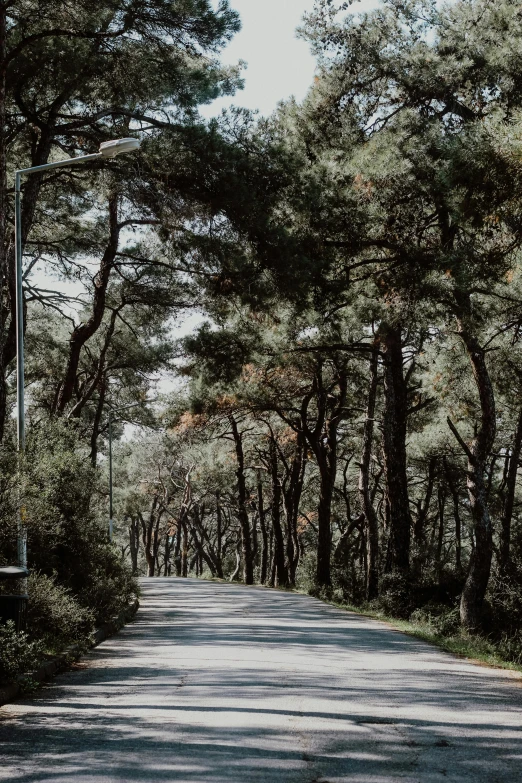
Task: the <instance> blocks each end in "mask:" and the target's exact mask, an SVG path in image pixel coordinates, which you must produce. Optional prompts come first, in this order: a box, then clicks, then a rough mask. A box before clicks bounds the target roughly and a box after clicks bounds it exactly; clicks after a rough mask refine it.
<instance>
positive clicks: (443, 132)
mask: <svg viewBox="0 0 522 783" xmlns="http://www.w3.org/2000/svg"><path fill="white" fill-rule="evenodd" d="M43 6H45V14H42V8H43ZM231 6H232V7H231ZM350 6H351V3H343V4H340V5H336V4H335V3H333V2H331V0H316V3H315V9H314V11H313V12H312V13H310V14H308V15H306V16H305V18H304V20H303V23H302V26H301V28H300V29H299V35H300V36H301V37H302V38H303V39H304V40H305V41H307V42H308V44H309V45H310V47H311V48H312V51H313V53H314V56H315V57H316V61H317V70H316V76H315V79H314V82H313V84H312V85H310V89H309V92H308V95H307V97H306V98H305V99H304V101H302V102H297V101H295V100H288V101H285V102H282V103H281V104H280V105H279V106H278V108H277V110H276V111H275V112H274V113H273V115H271V116H269V117H261V116H259V115H256V114H255V113H252V112H249V111H247V110H245V109H241V108H240V106H241V91H240V90H241V86H242V71H241V64H239V65H238V66H237V67H234V68H232V67H229V66H224V65H223V64H222V63H221V60H220V56H221V52H222V50H223V47H224V46H225V45H226V44H227V42H228V41H229V40H230V39H231V38H232V37H233V36H234V34H235V33H237V31H238V30H239V29H240V19H239V16H238V14H237V13H236V12H235V11H234V10H233V2H232V4H231V5H230V4H229V2H228V0H219V2H218V3H211V2H210V0H183V1H181V0H175V1H174V2H171V1H167V0H149V1H148V2H147V3H143V2H140V1H139V0H104V2H99V1H98V0H75V2H63V1H62V0H60V2H57V1H56V2H55V0H46V2H45V3H44V2H40V0H10V1H7V2H0V41H1V45H0V278H1V285H2V297H1V298H0V348H1V350H0V435H1V438H2V441H1V442H2V446H1V451H0V471H1V475H0V517H1V522H2V524H1V529H0V561H1V562H0V564H6V565H7V564H12V563H13V562H15V561H16V540H17V525H18V524H19V523H18V515H17V508H18V506H19V503H20V494H19V493H20V491H21V492H22V503H23V509H24V515H23V522H24V525H25V526H26V529H27V536H28V558H29V568H30V570H31V575H30V577H29V619H28V627H29V629H30V630H29V632H28V635H27V636H26V635H24V634H22V635H21V636H20V634H18V635H17V634H16V633H15V632H14V631H13V630H12V629H11V631H10V633H11V643H12V645H15V646H16V644H18V645H19V648H20V650H22V648H23V650H24V651H25V652H24V654H27V655H29V653H30V650H31V649H33V650H40V651H41V649H42V645H44V647H45V648H46V649H56V648H58V647H60V645H63V644H65V643H70V642H71V641H72V640H74V639H78V638H83V637H85V635H86V634H88V633H89V632H90V631H91V630H92V628H93V627H94V626H95V625H96V623H98V622H100V621H101V620H102V619H103V618H104V617H106V616H107V615H110V614H111V613H114V612H115V611H116V610H117V609H119V608H121V607H122V606H124V605H126V604H127V603H128V602H129V600H130V598H131V597H132V596H133V595H135V594H136V593H137V590H138V587H137V582H136V577H138V576H148V577H155V576H181V577H187V576H192V577H204V578H214V579H224V580H230V581H234V580H238V581H242V582H244V583H245V584H263V585H266V586H269V587H274V588H284V589H298V590H302V591H306V592H309V593H311V594H312V595H315V596H318V597H321V598H323V599H325V600H328V601H334V602H337V603H341V604H346V605H349V606H351V607H356V608H360V609H363V610H368V611H372V610H373V611H376V612H381V613H383V614H384V615H386V616H388V617H396V618H402V619H405V620H408V619H410V620H413V621H418V622H420V623H424V624H425V625H428V626H429V627H430V628H432V629H435V631H436V632H437V633H438V634H440V635H442V636H455V635H459V634H460V635H468V636H479V637H481V638H483V639H485V640H488V643H489V644H490V645H493V646H494V648H495V650H497V651H498V653H499V655H500V656H501V657H502V658H503V659H504V660H507V661H511V662H514V663H521V662H522V634H521V631H520V627H521V621H522V524H521V521H522V517H521V514H522V488H521V486H520V483H521V482H520V476H519V469H520V467H521V465H522V462H521V450H522V394H521V392H522V349H521V348H522V342H521V341H522V255H521V253H522V57H521V56H520V55H521V54H522V10H521V8H520V4H519V3H518V2H515V0H496V2H492V0H452V2H447V3H444V4H441V3H438V2H435V0H382V1H381V2H380V3H379V4H378V6H377V7H376V8H375V10H373V11H369V12H366V13H351V12H350ZM234 94H235V102H236V103H237V106H238V108H234V109H230V110H227V111H224V112H223V113H222V115H221V116H220V117H219V118H218V119H212V120H205V119H204V118H203V117H202V116H201V114H200V111H199V108H200V107H201V106H203V105H205V104H208V103H210V102H211V101H212V100H214V99H215V98H216V97H218V96H220V95H234ZM121 137H135V138H137V139H139V140H140V142H141V147H140V151H139V153H137V154H134V155H129V156H122V157H121V158H120V157H118V158H115V159H114V160H112V161H110V162H108V163H107V162H103V163H100V162H99V161H92V162H89V163H86V164H85V165H83V166H82V167H79V166H78V167H75V168H70V169H68V168H64V169H61V170H59V171H57V172H49V173H45V172H44V173H35V174H32V175H31V176H29V177H27V179H26V180H25V181H24V185H23V191H22V238H23V245H24V275H23V290H24V322H25V344H26V360H25V361H26V382H25V383H26V406H27V408H26V409H27V448H26V453H25V455H24V458H23V460H19V459H18V458H17V447H16V419H15V416H16V361H15V360H16V306H15V305H16V297H15V288H16V285H15V252H14V200H13V195H14V186H13V179H14V171H15V169H18V168H27V167H30V166H38V165H43V164H45V163H48V162H51V161H56V160H61V159H63V158H65V157H74V156H77V155H82V154H89V153H91V152H95V151H96V150H97V149H98V146H99V144H100V143H102V142H104V141H107V140H110V139H116V138H121ZM519 188H520V193H519ZM109 414H110V416H109ZM110 419H111V421H112V427H111V429H112V439H113V441H114V442H113V444H112V449H113V452H114V460H113V479H114V537H113V540H112V541H110V540H109V536H108V530H109V488H108V454H109V420H110ZM20 487H21V490H20ZM1 633H2V634H4V635H5V634H7V633H8V631H6V630H5V629H4V630H2V631H1ZM22 636H23V638H22ZM31 645H32V647H31ZM9 649H11V647H10V648H9ZM13 649H14V648H13ZM17 649H18V648H17ZM17 654H20V655H21V653H17ZM22 657H23V656H22ZM4 659H5V660H4ZM4 659H2V661H0V666H3V667H4V670H5V671H8V670H9V671H10V669H9V667H10V666H11V667H12V666H13V663H12V661H10V660H7V658H6V656H4Z"/></svg>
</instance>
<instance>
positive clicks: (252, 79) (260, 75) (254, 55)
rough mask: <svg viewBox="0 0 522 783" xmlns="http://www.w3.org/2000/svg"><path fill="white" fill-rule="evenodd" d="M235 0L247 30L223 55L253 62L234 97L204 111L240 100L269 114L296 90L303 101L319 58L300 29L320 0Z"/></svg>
mask: <svg viewBox="0 0 522 783" xmlns="http://www.w3.org/2000/svg"><path fill="white" fill-rule="evenodd" d="M215 4H217V0H215ZM376 4H377V2H376V0H362V2H358V3H354V4H353V5H352V8H351V9H350V10H351V12H352V13H357V12H359V11H364V10H369V9H370V8H372V7H374V6H375V5H376ZM230 5H231V6H232V8H234V10H236V11H238V12H239V15H240V17H241V23H242V30H241V32H240V33H238V34H237V35H236V36H235V37H234V39H233V40H232V41H231V43H230V44H229V46H228V47H227V49H226V50H225V51H224V52H223V54H222V56H221V60H222V62H224V63H227V64H232V63H237V62H238V60H244V61H245V62H246V63H247V69H246V71H245V72H244V78H245V89H244V90H241V91H240V92H238V93H237V95H235V96H234V97H233V98H220V99H218V100H217V101H214V102H213V103H212V104H211V105H210V106H203V107H201V114H203V116H204V117H213V116H216V115H217V114H219V113H220V112H221V110H222V109H223V108H226V107H227V106H230V105H236V106H243V107H245V108H247V109H253V110H256V109H257V110H259V112H260V113H261V114H263V115H268V114H271V113H272V112H273V110H274V109H275V108H276V106H277V104H278V102H279V101H281V100H286V99H287V98H290V97H291V96H292V95H293V96H294V97H295V98H296V99H297V101H301V100H302V99H303V98H304V97H305V95H306V92H307V90H308V88H309V87H310V85H311V84H312V81H313V78H314V71H315V61H314V58H313V57H312V55H311V53H310V49H309V46H308V44H307V43H306V41H302V40H300V39H298V38H297V37H296V32H295V31H296V28H297V27H298V26H299V25H300V24H301V21H302V18H303V15H304V14H305V13H307V12H310V11H312V10H313V7H314V0H231V2H230Z"/></svg>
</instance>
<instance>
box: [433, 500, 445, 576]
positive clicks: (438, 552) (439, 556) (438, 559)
mask: <svg viewBox="0 0 522 783" xmlns="http://www.w3.org/2000/svg"><path fill="white" fill-rule="evenodd" d="M437 502H438V507H439V528H438V534H437V550H436V552H435V567H436V569H437V579H438V581H439V584H440V582H441V579H442V548H443V544H444V506H445V503H446V493H445V492H444V487H443V486H442V485H439V490H438V493H437Z"/></svg>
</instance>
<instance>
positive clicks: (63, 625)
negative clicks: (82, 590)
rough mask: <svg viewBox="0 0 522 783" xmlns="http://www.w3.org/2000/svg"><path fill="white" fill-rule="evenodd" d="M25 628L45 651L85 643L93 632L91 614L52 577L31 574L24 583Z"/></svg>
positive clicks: (92, 616)
mask: <svg viewBox="0 0 522 783" xmlns="http://www.w3.org/2000/svg"><path fill="white" fill-rule="evenodd" d="M28 593H29V603H28V608H27V628H28V631H29V633H30V635H31V637H32V638H37V639H41V640H42V641H43V643H44V645H45V647H46V649H47V650H49V651H57V650H60V649H62V648H63V647H66V646H67V645H69V644H74V643H77V642H80V641H83V640H85V639H86V638H87V637H88V635H89V634H90V633H91V631H92V630H93V629H94V614H93V612H92V611H90V610H89V609H86V608H85V607H83V606H81V605H80V604H79V603H78V601H77V599H76V598H75V597H74V595H72V593H71V591H70V590H68V589H67V588H66V587H64V586H63V585H60V584H57V582H56V576H55V575H54V576H52V577H51V576H46V575H45V574H39V573H35V574H31V576H30V577H29V580H28Z"/></svg>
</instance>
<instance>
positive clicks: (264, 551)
mask: <svg viewBox="0 0 522 783" xmlns="http://www.w3.org/2000/svg"><path fill="white" fill-rule="evenodd" d="M257 508H258V512H259V527H260V528H261V542H262V543H261V568H260V575H259V581H260V582H261V584H262V585H264V584H266V575H267V568H268V532H267V529H266V519H265V506H264V500H263V483H262V481H261V471H258V473H257Z"/></svg>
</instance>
